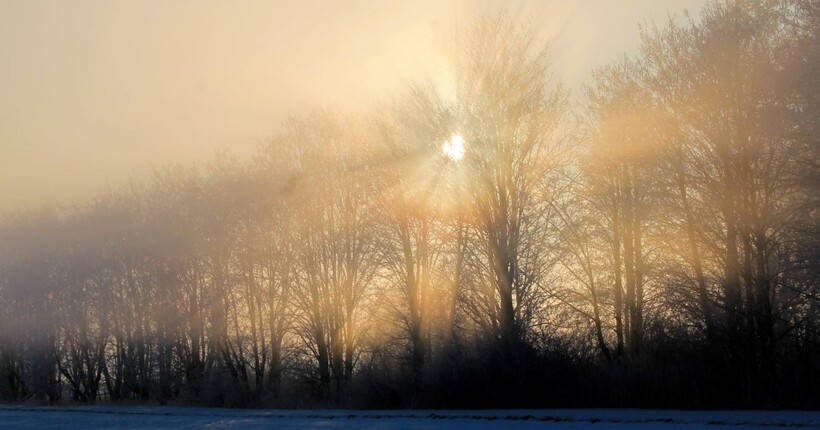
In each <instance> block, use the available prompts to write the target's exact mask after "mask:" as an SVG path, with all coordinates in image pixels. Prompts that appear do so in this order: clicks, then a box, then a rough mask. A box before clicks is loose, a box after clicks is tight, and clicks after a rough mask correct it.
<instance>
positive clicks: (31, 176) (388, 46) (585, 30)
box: [0, 0, 704, 213]
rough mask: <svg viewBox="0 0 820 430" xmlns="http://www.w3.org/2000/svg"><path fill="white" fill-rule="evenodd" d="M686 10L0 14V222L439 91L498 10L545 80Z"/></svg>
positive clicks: (247, 6)
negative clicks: (529, 48)
mask: <svg viewBox="0 0 820 430" xmlns="http://www.w3.org/2000/svg"><path fill="white" fill-rule="evenodd" d="M703 3H704V2H703V1H702V0H686V1H665V2H664V1H654V0H638V1H635V0H633V1H630V0H623V1H618V2H612V1H604V0H599V1H594V0H586V1H570V0H560V1H516V2H502V1H458V0H448V1H438V0H422V1H401V2H383V1H377V0H366V1H349V2H321V1H306V2H282V1H278V2H274V1H245V2H239V3H238V2H231V1H201V2H200V1H197V2H194V1H176V2H159V1H134V2H130V1H122V2H119V1H118V2H110V1H104V0H100V1H90V0H88V1H78V2H64V1H8V0H3V1H0V95H2V97H0V213H6V212H8V211H10V210H12V209H15V208H19V207H36V206H39V205H41V204H45V203H51V204H66V203H71V202H74V201H78V200H83V199H86V198H88V197H91V196H93V195H95V194H96V193H98V192H101V191H103V190H104V189H105V188H107V187H118V186H120V185H122V184H124V183H126V182H127V181H128V180H130V179H136V180H142V179H143V178H144V177H146V176H147V174H148V173H150V171H151V169H152V168H153V167H155V166H161V165H164V164H166V163H169V162H181V163H185V164H188V163H200V162H202V161H203V160H205V159H207V158H209V157H211V156H212V155H213V154H214V152H215V151H218V150H221V149H225V148H228V149H229V150H230V151H231V152H234V153H237V154H240V155H242V154H248V153H250V152H251V150H252V149H253V148H254V147H255V146H256V145H258V144H259V142H261V141H264V140H265V139H266V138H267V137H268V136H271V135H272V134H274V133H275V132H276V130H277V128H278V127H279V125H280V124H281V122H282V121H283V120H284V119H285V118H287V117H288V116H290V115H299V114H302V113H304V112H307V111H309V110H311V109H313V108H316V107H320V106H326V105H333V106H340V105H341V106H351V107H358V106H361V105H365V104H368V103H371V102H372V101H373V100H381V99H384V98H389V97H390V95H391V94H392V93H393V92H395V91H398V90H401V89H402V88H404V87H405V86H406V84H407V83H408V82H410V81H412V80H414V79H419V78H428V77H430V76H433V77H434V79H437V80H439V82H437V83H436V84H437V85H439V86H444V87H446V85H447V81H448V79H449V78H448V76H449V72H448V69H447V64H446V62H445V61H443V60H442V58H443V56H442V52H443V51H445V50H446V49H447V44H446V41H447V40H449V39H450V36H452V33H453V32H454V31H455V30H454V29H455V28H457V26H458V24H459V23H460V22H463V21H465V20H468V19H469V18H471V17H473V16H475V15H477V14H484V13H492V12H494V11H495V10H498V9H501V7H502V5H503V6H504V7H505V8H506V9H507V10H508V11H509V13H510V14H512V15H514V16H515V17H517V18H527V19H530V20H531V21H532V23H533V24H534V25H533V27H535V28H538V29H539V31H541V32H542V34H541V36H542V37H543V38H549V39H551V40H553V54H552V58H553V59H554V61H555V64H554V68H553V70H554V72H555V74H556V78H557V79H558V80H559V81H561V82H563V83H565V84H566V85H567V86H569V87H571V88H573V87H576V86H577V85H578V83H579V82H582V81H584V80H586V79H587V77H588V76H589V70H590V68H591V66H594V65H598V64H605V63H607V62H609V61H611V60H612V59H614V58H617V57H620V56H622V55H624V54H625V53H628V52H630V51H632V50H634V49H635V47H636V46H637V44H638V42H639V40H638V32H637V25H638V23H639V22H644V21H647V22H648V21H652V20H654V21H657V22H659V23H662V22H663V21H665V19H666V16H667V15H668V14H669V13H673V12H675V13H679V12H681V11H682V10H684V9H685V8H689V9H690V10H694V11H697V10H699V9H700V7H701V5H702V4H703Z"/></svg>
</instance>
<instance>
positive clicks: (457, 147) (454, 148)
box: [442, 134, 465, 161]
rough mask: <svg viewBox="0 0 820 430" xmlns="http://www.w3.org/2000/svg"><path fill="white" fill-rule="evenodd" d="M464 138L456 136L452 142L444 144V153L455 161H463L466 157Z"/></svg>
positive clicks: (452, 138)
mask: <svg viewBox="0 0 820 430" xmlns="http://www.w3.org/2000/svg"><path fill="white" fill-rule="evenodd" d="M464 151H465V150H464V138H463V137H461V135H459V134H454V135H453V137H451V138H450V140H448V141H446V142H444V146H443V147H442V152H444V155H446V156H447V157H449V158H450V159H451V160H453V161H458V160H461V159H462V158H463V157H464Z"/></svg>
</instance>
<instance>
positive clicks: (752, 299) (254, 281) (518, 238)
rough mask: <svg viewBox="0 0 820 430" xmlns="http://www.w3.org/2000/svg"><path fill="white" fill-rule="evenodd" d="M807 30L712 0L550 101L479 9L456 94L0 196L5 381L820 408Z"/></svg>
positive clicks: (509, 41) (806, 5)
mask: <svg viewBox="0 0 820 430" xmlns="http://www.w3.org/2000/svg"><path fill="white" fill-rule="evenodd" d="M818 25H820V3H818V2H817V1H816V0H746V1H740V0H721V1H717V0H716V1H712V2H710V3H708V4H707V6H705V8H704V9H703V10H702V11H701V13H700V17H699V19H695V18H693V17H691V16H689V15H688V14H683V15H680V16H677V17H675V18H670V19H669V20H668V22H666V23H664V24H663V25H660V26H657V25H645V26H642V27H641V28H640V32H641V40H642V42H641V45H640V49H639V50H638V51H637V52H636V53H635V54H634V55H632V56H629V57H625V58H623V59H622V60H619V61H617V62H615V63H613V64H610V65H607V66H603V67H600V68H598V69H596V70H594V72H593V78H592V81H591V82H590V83H589V84H587V85H586V86H585V87H584V88H583V90H582V93H581V94H579V95H578V96H577V97H575V98H572V97H570V94H569V93H568V91H566V90H565V89H563V88H562V87H561V86H560V85H558V84H557V83H555V82H554V80H553V79H552V78H551V68H550V56H549V51H548V50H547V49H546V46H544V45H542V44H541V43H540V42H539V39H537V38H536V37H534V35H533V32H532V31H531V29H530V28H528V27H527V26H526V25H522V24H521V23H519V22H517V21H515V20H513V19H511V18H509V17H508V16H506V15H500V16H496V17H486V18H479V19H476V20H475V22H474V23H472V24H471V25H469V26H467V27H466V28H464V29H463V31H460V32H459V33H458V34H457V36H456V37H455V40H454V43H453V49H452V52H451V57H452V58H451V60H452V66H453V70H454V76H455V78H454V83H453V88H454V91H445V90H444V89H443V88H440V87H438V86H437V85H436V84H434V83H432V82H433V81H430V82H421V83H417V84H414V85H411V86H410V87H409V88H408V89H407V91H405V92H404V93H403V94H402V95H401V96H399V97H396V98H395V99H394V100H391V101H389V102H385V103H381V104H379V105H378V106H374V108H373V109H371V110H367V111H364V112H350V111H345V110H332V109H325V110H319V111H316V112H314V113H312V114H309V115H306V116H303V117H299V118H293V119H291V120H288V121H287V122H286V123H285V124H283V126H282V128H281V130H280V132H278V133H277V134H276V135H275V136H274V137H273V138H271V139H270V140H269V141H268V142H266V143H265V144H264V145H261V146H260V148H259V149H258V151H257V152H256V153H255V154H254V155H253V156H252V157H250V158H249V159H239V158H237V157H234V156H232V155H231V154H228V153H223V154H220V155H219V156H217V157H215V158H214V159H213V161H211V162H210V163H209V164H207V165H206V166H203V167H201V168H194V167H184V166H177V165H172V166H167V167H164V168H161V169H157V170H156V171H155V173H154V175H153V177H152V178H151V179H150V180H149V181H146V182H145V183H133V184H131V185H129V186H127V187H123V188H120V189H116V190H112V191H109V192H106V193H104V194H102V195H100V196H99V197H97V198H95V199H93V200H91V201H88V202H83V203H80V204H77V205H74V206H72V207H64V208H51V209H42V210H36V211H26V212H18V213H15V214H11V215H9V216H7V217H5V218H4V219H3V220H2V223H0V398H2V399H4V400H7V401H24V400H29V399H35V400H37V401H43V402H51V403H56V402H66V401H76V402H96V401H110V402H159V403H162V404H165V403H167V402H172V403H195V404H204V405H224V406H235V407H238V406H278V407H312V406H322V405H330V406H350V407H352V406H355V407H500V406H508V407H509V406H516V407H544V406H643V407H818V406H820V388H819V387H820V282H818V280H819V279H820V199H818V196H820V194H819V193H818V190H820V157H819V156H820V130H818V128H817V127H818V124H820V111H819V110H818V106H819V105H820V104H819V103H818V101H820V80H819V79H820V78H819V77H820V73H818V71H820V55H818V54H820V42H819V41H818V40H817V37H818ZM456 139H458V140H459V143H460V142H461V141H463V143H464V150H463V154H462V153H459V154H457V156H452V155H451V156H448V155H446V154H444V153H443V152H442V146H443V145H444V144H445V142H448V143H447V144H449V145H452V144H453V142H455V140H456Z"/></svg>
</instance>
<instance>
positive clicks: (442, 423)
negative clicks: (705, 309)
mask: <svg viewBox="0 0 820 430" xmlns="http://www.w3.org/2000/svg"><path fill="white" fill-rule="evenodd" d="M786 427H790V428H818V429H820V412H802V411H774V412H769V411H709V412H701V411H668V410H657V411H649V410H607V409H593V410H568V409H564V410H555V409H546V410H488V411H363V410H302V411H289V410H259V409H243V410H236V409H212V408H193V407H191V408H182V407H142V406H140V407H137V406H134V407H129V406H87V407H37V406H23V405H5V406H2V405H0V428H3V429H69V430H70V429H87V428H93V429H128V430H134V429H198V428H206V429H230V428H241V429H242V430H252V429H280V430H290V429H351V430H375V429H378V430H392V429H411V430H412V429H417V430H421V429H430V430H439V429H447V430H449V429H481V430H485V429H487V430H488V429H514V430H519V429H521V430H523V429H595V430H605V429H606V430H609V429H624V430H626V429H637V430H657V429H662V430H667V429H668V430H688V429H699V428H710V429H721V428H725V429H733V430H741V429H756V430H761V429H782V428H786Z"/></svg>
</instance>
